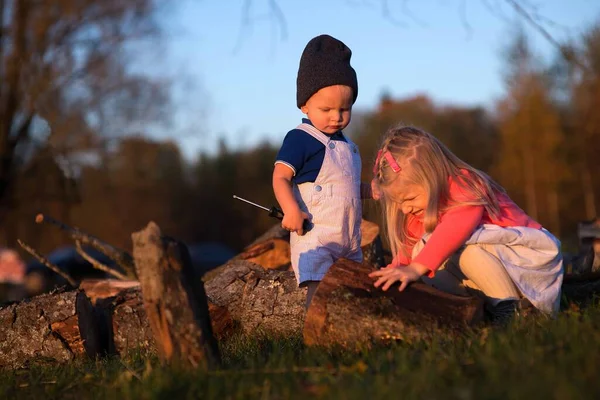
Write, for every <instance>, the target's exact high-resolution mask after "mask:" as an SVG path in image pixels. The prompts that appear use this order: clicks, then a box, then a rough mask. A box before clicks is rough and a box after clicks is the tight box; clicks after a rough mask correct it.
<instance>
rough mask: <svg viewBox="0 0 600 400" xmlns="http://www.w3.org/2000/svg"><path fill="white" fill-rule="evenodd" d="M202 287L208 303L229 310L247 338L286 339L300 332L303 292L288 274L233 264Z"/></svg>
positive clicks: (237, 263) (304, 299)
mask: <svg viewBox="0 0 600 400" xmlns="http://www.w3.org/2000/svg"><path fill="white" fill-rule="evenodd" d="M205 287H206V295H207V296H208V299H209V301H210V302H212V303H214V304H215V305H217V306H221V307H225V308H226V309H227V310H229V313H230V314H231V317H232V318H233V320H234V321H235V323H236V324H237V325H239V328H241V330H242V331H243V332H244V333H246V334H251V333H258V332H263V333H266V334H269V335H271V336H288V335H294V334H296V335H297V334H299V333H300V332H301V331H302V326H303V324H304V312H305V309H304V303H305V302H306V288H299V287H298V283H297V282H296V277H295V276H294V273H293V272H291V271H278V270H273V269H265V268H263V267H262V266H260V265H257V264H254V263H252V262H249V261H245V260H233V261H231V262H229V263H227V264H226V265H225V266H224V267H223V268H222V269H221V270H220V273H218V274H216V275H214V276H213V277H212V278H211V279H209V280H208V281H207V282H205ZM217 322H219V321H218V320H216V321H215V323H217Z"/></svg>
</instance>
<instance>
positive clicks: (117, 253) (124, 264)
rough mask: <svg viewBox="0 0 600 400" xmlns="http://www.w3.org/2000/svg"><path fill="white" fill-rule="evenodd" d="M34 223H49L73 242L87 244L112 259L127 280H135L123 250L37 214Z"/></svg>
mask: <svg viewBox="0 0 600 400" xmlns="http://www.w3.org/2000/svg"><path fill="white" fill-rule="evenodd" d="M35 222H37V223H38V224H41V223H42V222H46V223H49V224H51V225H54V226H57V227H58V228H60V229H61V230H63V231H65V232H67V233H68V234H69V235H71V238H72V239H73V240H75V241H80V242H81V243H84V244H88V245H90V246H92V247H93V248H95V249H96V250H98V251H100V252H102V253H104V254H105V255H106V256H107V257H110V258H111V259H113V260H114V261H115V262H116V263H117V264H118V265H119V266H120V267H121V268H123V270H124V271H125V273H126V274H127V279H135V265H134V262H133V258H132V257H131V255H130V254H129V253H127V252H126V251H124V250H120V249H117V248H115V247H113V246H111V245H109V244H108V243H105V242H103V241H101V240H100V239H98V238H95V237H93V236H92V235H89V234H87V233H85V232H82V231H81V230H79V229H77V228H72V227H70V226H68V225H66V224H64V223H62V222H60V221H58V220H56V219H54V218H52V217H49V216H47V215H44V214H38V215H37V216H36V217H35Z"/></svg>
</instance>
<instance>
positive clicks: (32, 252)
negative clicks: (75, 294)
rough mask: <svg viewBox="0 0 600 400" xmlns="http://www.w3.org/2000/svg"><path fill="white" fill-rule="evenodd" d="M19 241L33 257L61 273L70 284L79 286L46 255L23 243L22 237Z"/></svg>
mask: <svg viewBox="0 0 600 400" xmlns="http://www.w3.org/2000/svg"><path fill="white" fill-rule="evenodd" d="M17 242H18V243H19V246H21V247H22V248H23V250H25V251H26V252H28V253H29V254H31V255H32V256H33V257H35V258H36V259H37V260H38V261H39V262H41V263H42V264H43V265H45V266H46V267H48V268H50V269H51V270H52V271H54V272H56V273H57V274H58V275H60V276H62V277H63V278H65V279H66V281H67V282H69V285H71V286H73V287H77V286H78V284H77V282H76V281H75V280H74V279H73V278H71V276H70V275H69V274H67V273H66V272H64V271H63V270H61V269H60V268H58V267H57V266H56V265H54V264H52V263H51V262H50V261H48V259H47V258H46V257H44V256H42V255H41V254H39V253H38V252H37V251H35V250H34V249H33V248H32V247H30V246H28V245H26V244H25V243H23V242H22V241H21V240H20V239H19V240H17Z"/></svg>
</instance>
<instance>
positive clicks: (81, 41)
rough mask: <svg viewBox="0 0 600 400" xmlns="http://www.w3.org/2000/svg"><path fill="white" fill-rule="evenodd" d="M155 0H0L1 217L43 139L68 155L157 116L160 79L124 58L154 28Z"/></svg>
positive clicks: (161, 103) (162, 92)
mask: <svg viewBox="0 0 600 400" xmlns="http://www.w3.org/2000/svg"><path fill="white" fill-rule="evenodd" d="M158 3H159V2H158V0H130V1H126V2H122V1H119V0H103V1H100V2H99V1H95V0H0V221H1V220H2V219H3V218H4V217H5V216H6V212H7V210H8V209H9V208H10V206H11V200H12V199H11V193H12V191H13V189H14V184H15V181H16V177H17V175H18V173H19V171H20V168H21V167H22V166H23V165H24V164H25V163H26V161H27V159H28V158H30V157H31V154H32V153H33V152H35V149H36V148H37V147H39V146H40V145H41V146H42V147H46V145H45V144H46V143H50V144H51V146H52V148H53V149H54V151H55V152H56V153H57V154H60V155H61V156H63V157H65V158H68V157H70V156H73V154H74V153H77V154H78V155H79V154H81V152H82V151H86V150H89V149H90V148H91V147H94V146H97V145H98V144H99V143H98V135H99V134H111V135H113V136H114V135H119V134H122V133H124V132H125V131H126V129H127V124H126V122H129V123H131V122H133V121H139V120H140V119H146V120H149V119H151V118H152V117H161V116H164V115H160V111H161V110H163V109H164V108H163V107H164V106H165V105H166V103H167V102H168V97H167V95H166V92H165V89H166V88H165V86H164V83H163V82H156V81H151V80H149V79H148V78H147V77H144V76H142V75H136V74H134V73H133V72H131V71H130V69H129V68H128V65H129V64H130V62H131V59H130V58H128V57H129V56H130V55H131V49H132V47H135V46H134V44H135V43H136V41H139V40H141V39H143V38H147V37H150V36H152V35H157V34H158V33H159V29H158V25H157V23H156V19H155V15H156V11H157V8H158ZM132 100H135V101H132ZM111 122H112V123H111Z"/></svg>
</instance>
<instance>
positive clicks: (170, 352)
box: [0, 216, 600, 368]
mask: <svg viewBox="0 0 600 400" xmlns="http://www.w3.org/2000/svg"><path fill="white" fill-rule="evenodd" d="M37 221H38V222H39V223H42V222H46V223H50V224H52V225H55V226H57V227H59V228H61V229H63V230H65V231H67V232H68V233H69V234H70V235H71V236H72V238H73V239H74V240H75V241H76V243H77V245H78V247H81V244H86V245H90V246H93V247H95V248H97V249H98V250H100V251H102V252H103V253H105V254H107V255H108V256H109V257H111V258H112V259H114V260H115V261H116V262H117V264H118V265H120V266H121V269H122V272H121V273H119V275H116V274H113V275H115V278H117V277H118V278H119V279H107V280H94V281H82V282H79V283H76V284H77V287H78V289H76V290H72V291H57V292H55V293H50V294H44V295H41V296H38V297H34V298H31V299H28V300H25V301H23V302H20V303H14V304H10V305H8V306H4V307H2V308H0V366H2V367H10V368H18V367H22V366H25V365H27V364H29V363H31V362H37V361H40V360H41V361H44V360H46V361H53V362H65V361H69V360H72V359H73V358H75V357H79V356H84V355H87V356H90V357H99V356H104V355H107V354H118V355H121V356H124V355H126V354H127V353H129V352H131V351H133V350H138V349H140V348H141V349H146V350H149V351H153V352H156V353H157V354H158V355H159V356H160V358H161V360H162V361H163V362H165V363H169V362H173V361H177V362H181V363H184V364H186V365H189V366H192V367H197V366H204V367H209V368H210V367H215V366H218V365H219V363H220V354H219V350H218V345H217V343H218V340H223V339H226V338H227V337H228V336H230V335H232V334H233V333H234V332H237V333H241V334H248V335H250V334H252V335H257V334H261V335H262V334H264V335H269V336H290V335H302V336H303V337H304V342H305V343H306V344H307V345H332V344H337V345H343V346H350V347H352V346H356V345H359V344H365V343H372V342H377V341H387V340H404V341H414V340H420V339H429V338H432V337H433V336H436V335H453V334H456V333H459V332H461V331H462V330H463V328H464V327H465V326H473V325H476V324H479V323H481V321H482V317H483V304H482V302H481V300H480V299H478V298H475V297H459V296H454V295H450V294H447V293H444V292H440V291H438V290H436V289H434V288H431V287H429V286H427V285H424V284H420V283H414V284H412V285H410V286H409V287H408V288H407V290H405V291H404V292H398V291H397V290H388V291H387V292H383V291H381V290H379V289H376V288H374V287H373V285H372V280H371V279H370V278H369V277H368V273H369V272H371V271H373V270H374V269H376V268H379V267H381V266H382V265H383V264H384V263H385V261H384V256H383V250H382V246H381V239H380V237H379V228H378V226H377V225H375V224H373V223H371V222H368V221H363V223H362V226H361V229H362V234H363V240H362V243H361V247H362V249H363V252H364V255H365V257H364V262H363V263H362V264H361V263H356V262H353V261H349V260H345V259H342V260H339V261H338V262H336V263H335V264H334V265H333V266H332V267H331V268H330V270H329V272H328V273H327V275H326V276H325V278H324V280H323V281H322V282H321V284H320V285H319V288H318V290H317V292H316V293H315V296H314V298H313V300H312V303H311V305H310V307H309V309H308V310H306V309H305V307H304V304H305V299H306V289H304V288H298V286H297V284H296V281H295V278H294V274H293V272H292V271H291V267H290V248H289V236H288V232H287V231H285V230H283V229H281V228H280V227H279V226H274V227H273V228H272V229H271V230H269V231H268V232H266V233H265V234H264V235H263V236H261V237H259V238H258V239H257V240H256V241H255V242H254V243H252V244H251V245H249V246H248V247H247V248H246V249H245V250H244V251H243V252H242V253H241V254H239V255H238V256H236V257H235V258H233V259H232V260H230V261H229V262H227V263H226V264H224V265H222V266H220V267H218V268H217V269H215V270H213V271H210V272H209V273H207V274H206V275H205V276H203V277H200V276H196V275H195V273H196V272H195V271H194V268H193V267H192V264H191V260H190V257H189V253H188V251H187V248H186V247H185V245H184V244H183V243H181V242H179V241H177V240H175V239H172V238H169V237H166V236H164V235H162V233H161V231H160V228H159V227H158V226H157V225H156V224H154V223H152V222H151V223H149V224H148V226H147V227H146V228H144V229H143V230H141V231H139V232H135V233H133V234H132V240H133V254H132V255H130V254H128V253H127V252H125V251H123V250H120V249H116V248H114V247H112V246H110V245H108V244H106V243H105V242H103V241H101V240H99V239H97V238H94V237H92V236H90V235H88V234H86V233H84V232H82V231H80V230H78V229H74V228H71V227H69V226H66V225H64V224H62V223H60V222H59V221H56V220H54V219H52V218H49V217H47V216H38V218H37ZM30 250H31V249H30ZM32 254H36V256H37V257H38V258H39V259H40V260H41V261H43V262H45V263H47V260H45V259H44V258H43V257H42V256H40V255H39V254H37V253H35V252H34V251H33V250H32ZM48 267H49V268H56V267H55V266H52V265H48ZM96 267H97V268H107V267H106V266H102V265H96ZM123 271H124V273H123ZM132 277H135V279H132ZM598 278H599V277H597V276H587V277H578V278H575V279H565V284H564V285H563V291H564V293H565V295H567V296H569V297H571V298H573V299H576V300H582V299H585V298H587V297H589V296H590V294H592V293H594V292H596V291H600V280H599V279H598Z"/></svg>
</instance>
